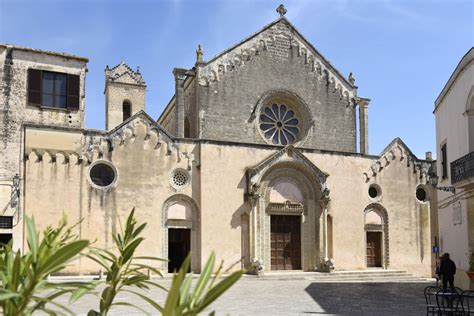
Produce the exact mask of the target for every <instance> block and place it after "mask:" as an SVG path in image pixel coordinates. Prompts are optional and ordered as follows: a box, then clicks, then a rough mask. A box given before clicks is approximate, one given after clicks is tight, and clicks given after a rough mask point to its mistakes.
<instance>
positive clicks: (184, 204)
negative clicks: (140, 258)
mask: <svg viewBox="0 0 474 316" xmlns="http://www.w3.org/2000/svg"><path fill="white" fill-rule="evenodd" d="M200 218H201V216H200V212H199V209H198V206H197V204H196V202H195V201H194V200H193V199H192V198H191V197H189V196H187V195H184V194H176V195H173V196H171V197H169V198H168V199H167V200H166V201H165V202H164V203H163V208H162V251H161V253H162V254H163V258H167V259H168V258H170V255H173V256H174V257H176V256H178V257H182V255H180V254H179V251H178V254H176V251H172V252H171V251H170V247H173V245H177V246H179V247H188V248H189V249H187V250H188V251H191V271H193V272H200V270H201V222H200ZM184 251H185V250H182V252H184ZM180 259H184V258H178V259H177V260H180ZM175 260H176V259H175ZM172 261H173V260H172ZM173 264H174V263H173ZM162 268H163V270H165V271H168V268H169V263H168V262H163V267H162Z"/></svg>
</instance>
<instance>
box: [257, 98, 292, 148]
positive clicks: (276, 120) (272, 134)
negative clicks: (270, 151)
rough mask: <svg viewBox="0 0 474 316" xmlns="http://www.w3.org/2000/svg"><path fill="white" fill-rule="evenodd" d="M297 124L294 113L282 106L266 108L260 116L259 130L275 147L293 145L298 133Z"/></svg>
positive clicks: (273, 105)
mask: <svg viewBox="0 0 474 316" xmlns="http://www.w3.org/2000/svg"><path fill="white" fill-rule="evenodd" d="M298 124H299V121H298V119H297V118H296V117H295V112H294V111H293V110H291V109H289V108H288V107H287V106H286V105H284V104H281V105H277V104H275V103H274V104H272V105H271V106H266V107H265V108H264V109H263V111H262V113H261V114H260V129H261V130H262V132H263V135H264V136H265V138H266V139H268V140H269V141H271V142H272V143H273V144H275V145H287V144H291V143H294V142H295V141H296V140H297V138H298V133H299V131H300V130H299V127H298Z"/></svg>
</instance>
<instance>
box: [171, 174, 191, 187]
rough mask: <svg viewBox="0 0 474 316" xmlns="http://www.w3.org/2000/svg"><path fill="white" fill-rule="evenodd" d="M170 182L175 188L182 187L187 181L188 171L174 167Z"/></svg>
mask: <svg viewBox="0 0 474 316" xmlns="http://www.w3.org/2000/svg"><path fill="white" fill-rule="evenodd" d="M170 182H171V186H172V187H174V188H175V189H182V188H184V187H185V186H187V185H188V183H189V173H188V172H187V171H186V170H184V169H176V170H174V171H173V172H172V173H171V179H170Z"/></svg>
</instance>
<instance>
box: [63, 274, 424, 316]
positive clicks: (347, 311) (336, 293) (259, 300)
mask: <svg viewBox="0 0 474 316" xmlns="http://www.w3.org/2000/svg"><path fill="white" fill-rule="evenodd" d="M162 284H163V285H164V286H165V287H169V284H170V281H169V280H163V281H162ZM427 285H428V284H427V283H318V282H314V281H311V280H259V279H250V278H244V279H242V280H240V281H239V282H238V283H237V284H236V285H235V286H234V287H232V288H231V289H230V290H229V291H228V292H226V293H225V294H224V295H223V296H221V297H220V298H219V299H218V300H217V301H216V302H214V303H213V304H212V305H211V306H210V308H209V309H208V310H206V311H207V313H205V314H206V315H207V314H208V313H209V312H211V311H212V310H215V311H216V315H320V314H324V315H377V316H379V315H405V316H406V315H424V314H426V309H425V307H424V304H425V301H424V296H423V289H424V287H425V286H427ZM148 295H149V296H150V297H154V298H155V299H156V300H157V301H158V302H159V303H161V304H162V303H163V301H164V298H165V294H164V292H163V291H162V290H158V289H155V290H152V291H151V292H149V293H148ZM120 299H121V300H122V301H125V302H131V303H136V304H138V305H139V306H140V307H142V308H144V309H146V310H148V311H150V313H151V314H152V315H157V313H156V312H153V309H152V308H150V307H149V306H147V303H144V302H142V301H140V300H139V299H138V298H135V297H132V296H131V295H124V296H121V297H120ZM97 302H98V300H97V298H96V297H94V296H92V295H90V296H86V297H84V298H82V299H81V300H80V301H78V302H76V303H75V304H74V305H72V306H69V307H70V308H72V309H73V311H74V312H75V313H77V314H78V315H86V313H87V311H89V310H90V309H92V308H94V309H96V308H98V306H97V304H98V303H97ZM62 303H65V304H67V299H63V302H62ZM111 315H140V313H137V312H136V311H135V310H132V309H129V308H122V309H116V310H113V311H112V312H111Z"/></svg>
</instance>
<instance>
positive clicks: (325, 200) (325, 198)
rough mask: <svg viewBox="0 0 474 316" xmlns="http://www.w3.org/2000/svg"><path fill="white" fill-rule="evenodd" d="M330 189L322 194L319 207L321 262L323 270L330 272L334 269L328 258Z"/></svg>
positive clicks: (324, 190)
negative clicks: (321, 225)
mask: <svg viewBox="0 0 474 316" xmlns="http://www.w3.org/2000/svg"><path fill="white" fill-rule="evenodd" d="M329 201H330V198H329V189H327V188H325V189H323V191H322V192H321V198H320V199H319V206H320V207H321V210H322V212H321V216H322V217H323V218H322V222H323V223H322V224H323V247H322V248H323V249H322V250H323V258H322V262H321V270H322V271H325V272H330V270H331V269H333V262H332V260H330V259H329V257H328V206H329Z"/></svg>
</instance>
